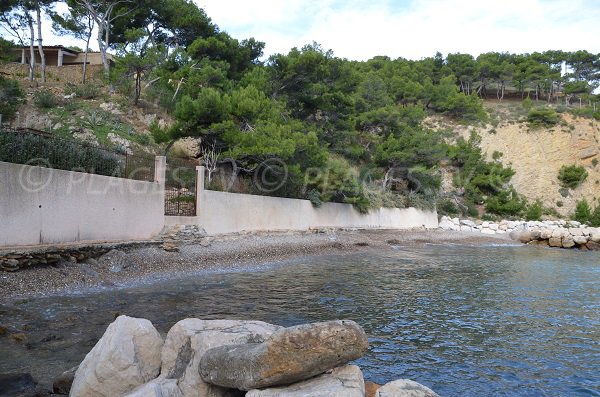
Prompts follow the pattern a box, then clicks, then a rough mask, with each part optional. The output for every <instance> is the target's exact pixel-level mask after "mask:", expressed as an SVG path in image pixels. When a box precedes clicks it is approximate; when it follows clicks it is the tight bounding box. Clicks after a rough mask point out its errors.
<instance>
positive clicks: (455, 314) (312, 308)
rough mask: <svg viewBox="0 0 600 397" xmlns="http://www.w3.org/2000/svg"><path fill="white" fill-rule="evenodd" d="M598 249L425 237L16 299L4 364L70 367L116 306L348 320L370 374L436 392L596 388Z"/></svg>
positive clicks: (599, 356) (171, 317)
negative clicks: (259, 266) (245, 268)
mask: <svg viewBox="0 0 600 397" xmlns="http://www.w3.org/2000/svg"><path fill="white" fill-rule="evenodd" d="M599 287H600V266H599V260H598V256H597V254H591V253H581V252H574V251H562V250H549V249H537V248H524V247H518V248H517V247H483V248H481V247H480V248H474V247H461V246H436V245H430V246H426V247H422V248H411V249H391V250H389V251H386V252H384V253H381V252H379V253H374V252H373V253H369V254H360V255H353V256H327V257H317V258H310V259H307V260H305V261H303V262H296V263H293V264H291V265H283V266H275V267H273V268H270V269H265V270H262V271H258V272H239V273H228V274H222V273H221V274H205V275H199V276H197V277H193V278H186V279H183V280H175V281H169V282H164V283H160V284H155V285H152V286H145V287H138V288H131V289H127V290H120V291H112V292H102V293H95V294H93V295H89V296H66V297H65V296H63V297H50V298H43V299H33V300H27V301H22V302H18V304H17V305H15V306H14V307H0V322H1V323H3V324H6V323H8V324H9V325H10V326H11V327H15V328H17V329H22V330H24V331H25V333H26V334H27V338H28V339H27V342H26V344H25V345H20V344H17V343H14V342H8V341H7V340H6V339H4V340H2V343H1V344H0V356H1V357H4V360H2V362H0V372H7V371H18V370H20V371H31V372H32V373H33V374H34V376H35V377H37V378H39V379H41V380H42V381H44V382H48V381H49V380H50V378H51V376H52V375H54V374H56V373H58V372H60V371H62V370H63V369H66V368H69V367H71V366H73V365H75V364H77V363H78V362H79V361H80V360H81V359H82V358H83V356H84V355H85V354H86V353H87V351H89V349H90V348H91V347H92V346H93V345H94V343H95V342H96V340H97V338H98V337H99V336H100V335H101V334H102V332H103V330H104V329H105V327H106V325H107V324H108V323H109V322H110V321H112V319H113V317H114V316H115V315H117V314H128V315H131V316H138V317H145V318H148V319H150V320H151V321H152V322H153V323H154V324H155V325H156V327H157V328H158V329H159V331H161V332H163V333H165V332H166V331H167V330H168V329H169V327H170V326H171V325H172V324H173V323H175V322H176V321H178V320H179V319H182V318H185V317H201V318H240V319H259V320H263V321H267V322H272V323H276V324H281V325H286V326H287V325H293V324H299V323H304V322H312V321H319V320H327V319H333V318H349V319H353V320H355V321H357V322H358V323H360V324H361V325H362V326H363V327H364V328H365V330H366V332H367V334H368V335H369V336H370V345H371V346H370V351H369V354H368V355H367V356H365V357H364V358H362V359H361V360H359V362H358V363H359V365H361V366H362V368H363V370H364V372H365V377H366V378H367V379H370V380H373V381H375V382H378V383H384V382H387V381H390V380H393V379H397V378H411V379H415V380H417V381H419V382H421V383H423V384H426V385H428V386H430V387H432V388H433V389H434V390H436V391H438V392H439V393H440V394H441V395H443V396H492V395H493V396H509V395H510V396H514V395H522V396H546V395H547V396H557V395H560V396H567V395H568V396H571V395H573V396H575V395H580V396H597V395H600V392H599V388H600V373H599V371H598V369H597V368H598V367H599V366H600V348H599V343H600V288H599Z"/></svg>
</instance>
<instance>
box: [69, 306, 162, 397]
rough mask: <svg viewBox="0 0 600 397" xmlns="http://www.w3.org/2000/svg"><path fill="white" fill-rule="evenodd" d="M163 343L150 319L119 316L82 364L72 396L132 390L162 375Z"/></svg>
mask: <svg viewBox="0 0 600 397" xmlns="http://www.w3.org/2000/svg"><path fill="white" fill-rule="evenodd" d="M162 346H163V341H162V338H161V337H160V334H159V333H158V331H157V330H156V329H155V328H154V326H153V325H152V323H151V322H150V321H148V320H145V319H141V318H133V317H128V316H119V317H118V318H117V319H116V320H115V321H114V322H113V323H111V324H110V325H109V326H108V328H107V329H106V332H105V333H104V335H102V338H100V340H99V341H98V343H96V345H95V346H94V347H93V348H92V350H91V351H90V352H89V353H88V354H87V355H86V356H85V358H84V360H83V361H82V362H81V364H80V365H79V368H78V369H77V371H76V373H75V379H74V381H73V385H72V387H71V392H70V396H71V397H79V396H81V397H84V396H85V397H96V396H98V397H113V396H122V395H124V394H126V393H128V392H130V391H132V390H133V389H135V388H136V387H137V386H139V385H141V384H143V383H145V382H148V381H150V380H152V379H154V378H155V377H156V376H157V375H158V373H159V371H160V364H161V359H160V352H161V348H162Z"/></svg>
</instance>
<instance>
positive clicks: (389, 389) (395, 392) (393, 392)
mask: <svg viewBox="0 0 600 397" xmlns="http://www.w3.org/2000/svg"><path fill="white" fill-rule="evenodd" d="M375 397H440V396H439V395H438V394H437V393H435V392H434V391H433V390H431V389H430V388H428V387H426V386H423V385H422V384H420V383H417V382H415V381H412V380H409V379H399V380H396V381H393V382H390V383H386V384H385V385H383V386H381V388H380V389H379V390H378V391H377V393H375Z"/></svg>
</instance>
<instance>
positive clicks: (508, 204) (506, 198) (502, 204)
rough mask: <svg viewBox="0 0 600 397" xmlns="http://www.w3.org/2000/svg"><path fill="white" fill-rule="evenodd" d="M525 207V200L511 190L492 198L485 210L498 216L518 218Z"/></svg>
mask: <svg viewBox="0 0 600 397" xmlns="http://www.w3.org/2000/svg"><path fill="white" fill-rule="evenodd" d="M525 205H526V201H525V199H523V198H521V197H520V196H519V195H518V193H517V192H516V191H515V190H514V189H510V190H503V191H501V192H499V193H498V194H497V195H495V196H493V197H490V198H489V199H488V200H487V202H486V204H485V209H486V211H488V212H491V213H493V214H497V215H503V216H506V215H510V216H516V215H519V214H521V213H522V212H523V210H524V209H525Z"/></svg>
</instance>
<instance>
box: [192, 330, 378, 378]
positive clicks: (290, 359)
mask: <svg viewBox="0 0 600 397" xmlns="http://www.w3.org/2000/svg"><path fill="white" fill-rule="evenodd" d="M367 348H368V340H367V336H366V334H365V332H364V331H363V329H362V328H361V327H360V326H359V325H358V324H356V323H355V322H354V321H348V320H341V321H328V322H322V323H313V324H305V325H299V326H295V327H290V328H285V329H282V330H279V331H276V332H274V333H273V334H272V335H271V336H270V337H269V338H268V339H267V340H266V341H264V342H262V343H248V344H244V345H237V346H236V345H234V346H222V347H217V348H214V349H210V350H208V351H207V352H206V353H205V354H204V356H202V358H201V360H200V375H201V377H202V379H203V380H204V381H205V382H207V383H212V384H215V385H219V386H223V387H230V388H236V389H240V390H251V389H259V388H264V387H269V386H278V385H285V384H290V383H294V382H298V381H301V380H305V379H308V378H310V377H313V376H315V375H318V374H321V373H323V372H325V371H327V370H329V369H331V368H334V367H337V366H340V365H343V364H345V363H347V362H348V361H351V360H354V359H357V358H360V357H362V355H363V354H364V353H365V352H366V351H367Z"/></svg>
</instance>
